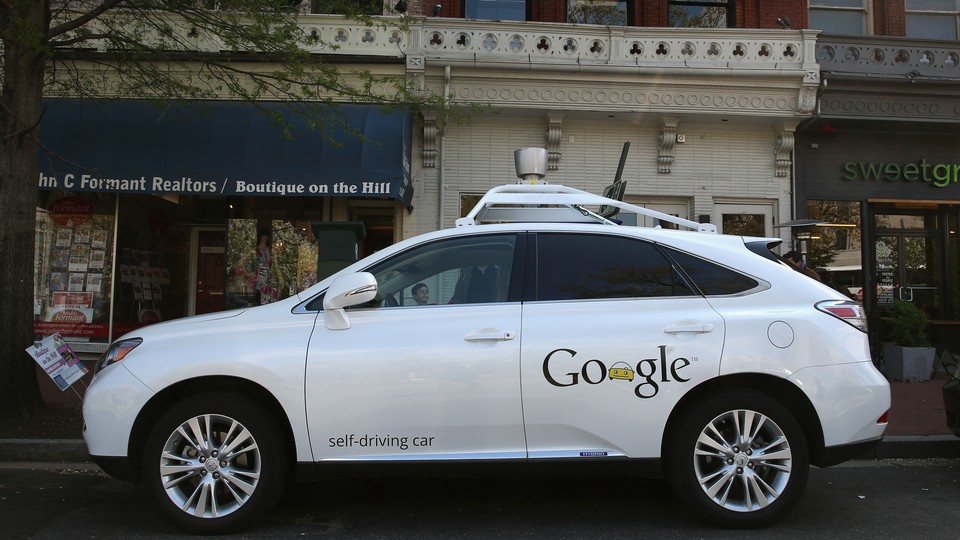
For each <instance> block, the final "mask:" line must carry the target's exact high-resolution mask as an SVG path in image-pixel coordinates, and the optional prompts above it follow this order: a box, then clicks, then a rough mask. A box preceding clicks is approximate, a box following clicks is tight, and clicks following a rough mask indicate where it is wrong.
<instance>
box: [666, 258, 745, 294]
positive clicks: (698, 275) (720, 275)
mask: <svg viewBox="0 0 960 540" xmlns="http://www.w3.org/2000/svg"><path fill="white" fill-rule="evenodd" d="M663 249H664V250H665V251H666V252H667V254H668V255H670V257H671V258H672V259H673V260H674V261H675V262H676V263H677V264H678V265H679V266H680V268H682V269H683V271H684V272H686V274H687V275H688V276H690V279H691V280H692V281H693V283H694V284H695V285H696V286H697V288H699V289H700V292H701V293H703V294H704V295H706V296H717V295H724V294H738V293H742V292H744V291H749V290H750V289H753V288H755V287H757V286H758V285H760V284H759V283H758V282H757V280H755V279H753V278H751V277H748V276H745V275H743V274H741V273H739V272H736V271H734V270H731V269H729V268H725V267H723V266H720V265H718V264H715V263H712V262H710V261H706V260H704V259H701V258H699V257H694V256H693V255H690V254H689V253H684V252H682V251H678V250H676V249H672V248H668V247H664V248H663Z"/></svg>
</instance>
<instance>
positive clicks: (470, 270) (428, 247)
mask: <svg viewBox="0 0 960 540" xmlns="http://www.w3.org/2000/svg"><path fill="white" fill-rule="evenodd" d="M516 244H517V237H516V235H514V234H500V235H477V236H465V237H457V238H448V239H444V240H438V241H436V242H431V243H429V244H425V245H421V246H417V247H415V248H413V249H410V250H407V251H404V252H402V253H400V254H398V255H395V256H393V257H391V258H389V259H387V260H386V261H383V262H381V263H379V264H377V265H375V266H372V267H371V268H369V269H368V270H367V271H368V272H370V273H372V274H373V275H374V277H375V278H376V279H377V286H378V295H377V296H378V298H377V300H376V301H379V305H380V306H381V307H404V306H419V305H436V304H475V303H485V302H505V301H507V298H508V294H509V291H510V282H511V276H512V270H513V260H514V253H515V250H516Z"/></svg>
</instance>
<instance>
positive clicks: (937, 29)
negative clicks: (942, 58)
mask: <svg viewBox="0 0 960 540" xmlns="http://www.w3.org/2000/svg"><path fill="white" fill-rule="evenodd" d="M958 4H960V2H958V0H906V4H905V6H904V7H905V8H906V10H907V21H906V22H907V37H911V38H923V39H946V40H951V41H956V40H957V20H958V15H960V9H958V8H960V6H958Z"/></svg>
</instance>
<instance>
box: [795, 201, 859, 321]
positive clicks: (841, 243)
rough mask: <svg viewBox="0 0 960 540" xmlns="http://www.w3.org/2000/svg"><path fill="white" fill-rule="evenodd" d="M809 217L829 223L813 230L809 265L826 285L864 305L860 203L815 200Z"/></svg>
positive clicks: (810, 236)
mask: <svg viewBox="0 0 960 540" xmlns="http://www.w3.org/2000/svg"><path fill="white" fill-rule="evenodd" d="M807 215H808V216H809V217H810V218H811V219H816V220H819V221H823V222H825V223H823V224H822V225H818V226H816V227H811V228H810V229H811V230H810V231H809V241H808V242H807V246H806V251H807V262H808V264H809V265H810V266H811V267H813V268H815V269H816V271H817V273H819V274H820V278H821V279H822V280H823V281H824V282H825V283H827V284H828V285H830V286H832V287H833V288H835V289H837V290H838V291H841V292H844V293H847V294H849V295H850V296H851V297H854V298H856V299H857V300H859V301H861V302H862V301H863V286H864V273H863V265H862V260H863V258H862V254H861V252H862V233H863V229H862V227H861V218H860V203H859V202H856V201H817V200H811V201H808V202H807Z"/></svg>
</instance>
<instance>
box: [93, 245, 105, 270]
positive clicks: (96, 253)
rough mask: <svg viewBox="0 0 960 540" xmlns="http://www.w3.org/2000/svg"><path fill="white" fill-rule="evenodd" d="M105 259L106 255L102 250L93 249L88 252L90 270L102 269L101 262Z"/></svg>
mask: <svg viewBox="0 0 960 540" xmlns="http://www.w3.org/2000/svg"><path fill="white" fill-rule="evenodd" d="M105 259H106V253H105V252H104V251H103V250H102V249H95V250H93V251H91V252H90V268H91V269H95V270H102V269H103V262H104V260H105Z"/></svg>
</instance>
